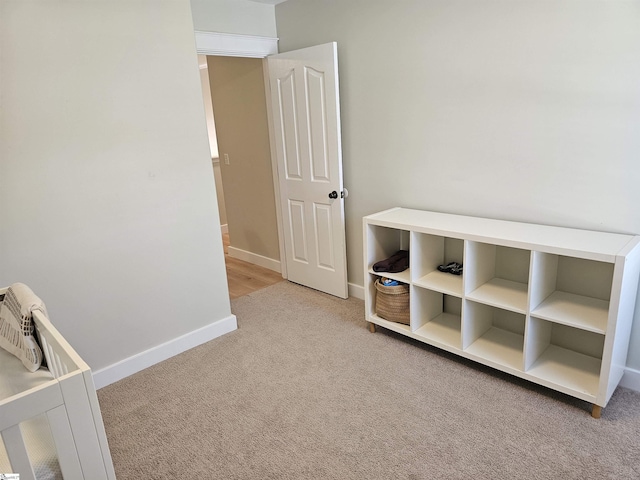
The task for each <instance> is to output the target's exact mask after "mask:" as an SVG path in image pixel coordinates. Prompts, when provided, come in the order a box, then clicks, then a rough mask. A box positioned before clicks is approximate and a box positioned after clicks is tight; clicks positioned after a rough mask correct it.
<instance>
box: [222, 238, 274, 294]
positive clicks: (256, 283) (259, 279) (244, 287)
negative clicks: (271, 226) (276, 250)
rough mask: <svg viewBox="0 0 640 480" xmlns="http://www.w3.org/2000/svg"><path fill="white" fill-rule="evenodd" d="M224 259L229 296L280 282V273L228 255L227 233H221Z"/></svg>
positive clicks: (246, 292) (247, 292)
mask: <svg viewBox="0 0 640 480" xmlns="http://www.w3.org/2000/svg"><path fill="white" fill-rule="evenodd" d="M222 243H223V246H224V261H225V265H226V267H227V282H228V283H229V297H231V299H232V300H233V299H234V298H238V297H242V296H243V295H247V294H249V293H251V292H255V291H256V290H260V289H262V288H265V287H268V286H269V285H274V284H276V283H278V282H282V281H283V280H284V279H283V278H282V274H280V273H278V272H274V271H273V270H269V269H268V268H264V267H260V266H258V265H254V264H252V263H249V262H245V261H243V260H238V259H237V258H233V257H230V256H229V234H228V233H225V234H223V235H222Z"/></svg>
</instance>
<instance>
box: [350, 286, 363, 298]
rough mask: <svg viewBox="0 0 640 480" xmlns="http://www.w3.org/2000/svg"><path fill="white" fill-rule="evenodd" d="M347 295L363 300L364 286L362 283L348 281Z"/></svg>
mask: <svg viewBox="0 0 640 480" xmlns="http://www.w3.org/2000/svg"><path fill="white" fill-rule="evenodd" d="M348 286H349V296H350V297H354V298H359V299H360V300H364V287H363V286H362V285H356V284H355V283H349V284H348Z"/></svg>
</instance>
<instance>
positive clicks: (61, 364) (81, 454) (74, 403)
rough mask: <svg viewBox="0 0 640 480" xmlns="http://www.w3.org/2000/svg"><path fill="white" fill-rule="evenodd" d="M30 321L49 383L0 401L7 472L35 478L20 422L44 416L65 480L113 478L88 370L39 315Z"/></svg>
mask: <svg viewBox="0 0 640 480" xmlns="http://www.w3.org/2000/svg"><path fill="white" fill-rule="evenodd" d="M3 290H4V289H0V294H2V293H3ZM33 321H34V325H35V329H36V331H37V336H38V339H39V341H40V344H41V346H42V350H43V354H44V357H45V359H46V363H47V368H48V369H49V371H50V372H51V374H52V376H53V379H52V380H51V381H48V382H45V383H43V384H41V385H39V386H38V387H35V388H31V389H29V390H27V391H25V392H21V393H19V394H17V395H13V396H11V397H9V398H6V399H2V400H0V431H1V434H2V439H3V442H4V445H5V449H6V451H7V455H8V457H9V461H10V462H11V465H12V468H13V469H14V471H16V472H19V473H20V479H21V480H25V479H26V480H36V477H35V475H34V471H33V467H32V466H31V464H30V460H29V456H28V454H27V449H26V446H25V442H24V438H23V435H22V432H21V428H20V423H22V422H24V421H25V420H29V419H31V418H34V417H36V416H39V415H42V414H45V415H46V416H47V419H48V421H49V426H50V430H51V434H52V437H53V440H54V444H55V447H56V451H57V457H58V463H59V464H60V470H61V471H62V474H63V477H64V479H65V480H76V479H91V480H94V479H95V480H103V479H104V480H115V471H114V469H113V463H112V460H111V454H110V451H109V445H108V443H107V438H106V434H105V431H104V424H103V422H102V415H101V413H100V406H99V404H98V397H97V395H96V390H95V385H94V383H93V377H92V375H91V370H90V368H89V366H88V365H87V364H86V363H85V362H84V361H83V360H82V358H81V357H80V356H79V355H78V354H77V353H76V351H75V350H74V349H73V348H72V347H71V345H70V344H69V343H68V342H67V341H66V340H65V338H64V337H63V336H62V335H61V334H60V332H58V330H57V329H56V328H55V327H54V326H53V325H52V324H51V322H50V321H49V319H48V318H47V317H46V316H45V315H44V314H42V313H41V312H39V311H34V312H33Z"/></svg>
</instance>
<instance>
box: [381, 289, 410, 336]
mask: <svg viewBox="0 0 640 480" xmlns="http://www.w3.org/2000/svg"><path fill="white" fill-rule="evenodd" d="M375 286H376V290H377V292H376V314H377V315H378V316H379V317H380V318H384V319H385V320H389V321H391V322H398V323H403V324H405V325H409V285H406V284H403V283H401V284H399V285H394V286H389V287H387V286H385V285H383V284H382V283H380V279H377V280H376V283H375Z"/></svg>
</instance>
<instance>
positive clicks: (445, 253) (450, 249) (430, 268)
mask: <svg viewBox="0 0 640 480" xmlns="http://www.w3.org/2000/svg"><path fill="white" fill-rule="evenodd" d="M411 244H412V246H413V247H414V248H413V255H412V257H411V272H412V277H413V283H414V284H415V285H418V286H420V287H424V288H428V289H431V290H436V291H438V292H441V293H445V294H447V295H453V296H456V297H462V275H453V274H451V273H446V272H441V271H439V270H438V266H439V265H446V264H448V263H450V262H457V263H460V264H463V253H464V241H463V240H461V239H459V238H449V237H442V236H439V235H428V234H425V233H414V234H413V237H412V241H411Z"/></svg>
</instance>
